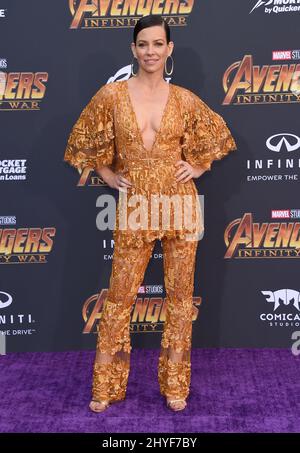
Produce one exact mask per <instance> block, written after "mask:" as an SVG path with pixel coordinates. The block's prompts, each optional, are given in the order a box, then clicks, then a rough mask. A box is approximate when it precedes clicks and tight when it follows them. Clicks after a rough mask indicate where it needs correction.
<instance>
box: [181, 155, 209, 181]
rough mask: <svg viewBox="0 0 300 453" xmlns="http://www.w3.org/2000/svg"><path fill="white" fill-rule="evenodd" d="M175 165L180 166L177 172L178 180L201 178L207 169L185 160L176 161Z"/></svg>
mask: <svg viewBox="0 0 300 453" xmlns="http://www.w3.org/2000/svg"><path fill="white" fill-rule="evenodd" d="M175 167H179V170H177V172H176V173H175V176H176V181H177V182H180V181H181V182H187V181H189V180H190V179H192V178H199V176H201V175H203V173H204V172H205V171H206V169H205V168H202V167H192V165H190V164H189V163H188V162H186V161H185V160H179V161H177V162H176V164H175Z"/></svg>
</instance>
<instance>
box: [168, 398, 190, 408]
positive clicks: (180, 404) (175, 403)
mask: <svg viewBox="0 0 300 453" xmlns="http://www.w3.org/2000/svg"><path fill="white" fill-rule="evenodd" d="M186 405H187V402H186V401H185V399H176V400H172V399H169V398H167V407H169V408H170V409H172V410H173V411H182V410H183V409H185V408H186Z"/></svg>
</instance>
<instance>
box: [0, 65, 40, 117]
mask: <svg viewBox="0 0 300 453" xmlns="http://www.w3.org/2000/svg"><path fill="white" fill-rule="evenodd" d="M47 80H48V73H47V72H8V73H7V72H0V110H40V103H41V101H42V100H43V99H44V96H45V92H46V86H45V83H46V82H47Z"/></svg>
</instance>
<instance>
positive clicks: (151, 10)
mask: <svg viewBox="0 0 300 453" xmlns="http://www.w3.org/2000/svg"><path fill="white" fill-rule="evenodd" d="M193 7H194V0H185V1H178V0H177V1H169V0H164V1H163V0H147V1H145V0H127V1H124V0H118V1H110V0H69V8H70V12H71V14H72V16H73V20H72V22H71V25H70V28H73V29H77V28H124V27H126V28H127V27H134V26H135V24H136V22H137V20H138V19H139V18H140V17H142V16H147V15H149V14H160V15H164V16H167V17H166V19H167V20H168V23H169V25H172V26H174V25H178V26H181V27H182V26H185V25H186V16H187V15H189V14H191V12H192V10H193Z"/></svg>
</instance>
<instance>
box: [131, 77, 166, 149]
mask: <svg viewBox="0 0 300 453" xmlns="http://www.w3.org/2000/svg"><path fill="white" fill-rule="evenodd" d="M168 85H169V93H168V98H167V101H166V104H165V106H164V109H163V113H162V117H161V120H160V125H159V128H158V130H157V132H156V133H155V137H154V142H153V144H152V146H151V148H150V149H147V148H146V146H145V144H144V140H143V135H142V131H141V129H140V126H139V123H138V120H137V115H136V113H135V110H134V107H133V103H132V101H131V97H130V92H129V87H128V80H125V86H126V92H127V96H128V100H129V105H130V108H131V111H132V113H133V117H134V122H135V125H136V129H137V131H138V136H139V139H140V142H141V145H142V146H143V148H144V150H145V151H146V152H147V153H149V154H151V153H152V151H153V149H154V147H155V146H156V143H157V140H158V138H159V134H160V133H161V130H162V126H163V123H164V120H165V116H166V112H167V107H168V105H169V103H170V99H171V88H172V84H171V83H170V82H169V83H168Z"/></svg>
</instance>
